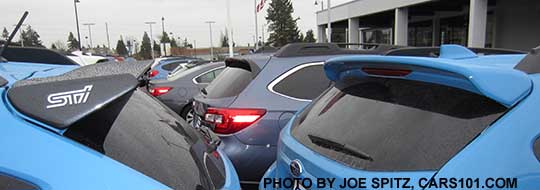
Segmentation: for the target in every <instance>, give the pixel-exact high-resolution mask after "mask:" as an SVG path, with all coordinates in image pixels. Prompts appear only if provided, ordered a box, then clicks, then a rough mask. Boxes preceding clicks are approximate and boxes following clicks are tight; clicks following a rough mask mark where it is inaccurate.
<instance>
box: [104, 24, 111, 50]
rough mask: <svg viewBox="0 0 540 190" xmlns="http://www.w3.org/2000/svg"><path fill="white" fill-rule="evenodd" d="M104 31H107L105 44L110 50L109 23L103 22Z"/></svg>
mask: <svg viewBox="0 0 540 190" xmlns="http://www.w3.org/2000/svg"><path fill="white" fill-rule="evenodd" d="M105 31H106V32H107V44H108V46H109V50H111V39H110V38H109V24H108V23H105Z"/></svg>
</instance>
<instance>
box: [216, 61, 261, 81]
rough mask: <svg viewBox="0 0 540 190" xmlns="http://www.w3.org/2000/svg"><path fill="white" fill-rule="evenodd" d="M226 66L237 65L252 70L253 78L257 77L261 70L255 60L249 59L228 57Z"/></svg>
mask: <svg viewBox="0 0 540 190" xmlns="http://www.w3.org/2000/svg"><path fill="white" fill-rule="evenodd" d="M225 66H227V67H236V68H241V69H244V70H247V71H251V74H252V75H253V78H255V77H256V76H257V75H258V74H259V72H261V68H259V66H258V65H257V64H256V63H254V62H253V61H251V60H249V59H242V58H227V59H225Z"/></svg>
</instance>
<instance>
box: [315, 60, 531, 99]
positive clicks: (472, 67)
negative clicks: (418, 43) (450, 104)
mask: <svg viewBox="0 0 540 190" xmlns="http://www.w3.org/2000/svg"><path fill="white" fill-rule="evenodd" d="M522 56H523V55H516V56H515V57H514V58H513V59H508V58H510V56H506V57H504V58H506V59H508V61H509V62H510V63H508V64H512V63H513V64H517V62H514V60H515V59H517V58H519V57H522ZM484 61H485V60H483V58H471V59H468V60H467V61H466V62H462V61H461V59H460V60H454V59H438V58H425V57H400V56H369V55H368V56H344V57H339V58H334V59H330V60H328V61H327V62H326V64H325V71H326V75H327V76H328V78H329V79H331V80H334V81H336V80H341V79H343V77H345V76H349V75H350V74H351V73H350V72H347V71H351V70H352V71H356V72H355V73H354V74H357V75H364V76H367V73H363V72H361V71H360V70H361V68H362V67H363V66H365V65H371V66H373V64H376V65H377V66H384V65H390V66H396V67H398V68H409V69H411V70H412V71H413V72H412V74H410V75H408V76H406V77H405V78H407V79H410V80H421V81H427V82H435V81H438V80H439V81H440V80H441V79H442V78H444V77H447V76H448V75H447V76H441V75H440V74H439V73H438V72H437V71H444V72H448V73H451V74H455V76H451V78H452V79H453V80H458V81H456V82H457V83H461V85H456V87H461V88H463V89H465V90H470V91H473V92H477V93H479V94H482V95H485V96H487V97H489V98H492V99H493V100H495V101H497V102H499V103H501V104H504V105H506V106H508V107H511V106H513V105H515V103H517V102H518V101H519V100H520V99H521V98H523V96H525V95H526V94H528V93H529V91H530V90H531V88H532V82H531V79H530V78H529V77H528V76H527V74H525V73H523V72H521V71H517V70H513V69H508V68H506V67H500V65H501V64H497V65H487V63H484V64H470V63H471V62H479V63H480V62H484ZM503 65H504V64H503ZM442 81H443V83H444V81H446V80H445V79H442ZM506 82H512V85H511V86H510V85H500V84H502V83H506ZM467 83H469V84H467Z"/></svg>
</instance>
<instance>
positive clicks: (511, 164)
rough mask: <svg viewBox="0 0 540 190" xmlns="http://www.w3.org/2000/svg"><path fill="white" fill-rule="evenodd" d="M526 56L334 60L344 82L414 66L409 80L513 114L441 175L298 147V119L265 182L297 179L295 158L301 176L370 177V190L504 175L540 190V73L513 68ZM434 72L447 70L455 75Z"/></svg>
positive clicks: (331, 67)
mask: <svg viewBox="0 0 540 190" xmlns="http://www.w3.org/2000/svg"><path fill="white" fill-rule="evenodd" d="M522 58H523V55H515V56H514V55H512V56H510V55H504V56H480V57H475V58H468V59H459V60H456V59H437V58H415V57H382V56H347V57H340V58H335V59H331V60H329V61H328V63H327V65H326V67H325V69H326V72H327V75H328V77H329V78H331V79H332V80H341V79H342V78H343V77H345V76H356V77H365V76H366V73H363V72H362V71H360V69H359V68H361V66H362V65H367V64H365V63H376V64H379V65H385V63H392V64H393V65H398V66H405V67H406V68H413V69H412V70H413V73H411V74H410V75H409V76H406V77H405V79H407V80H420V81H429V82H435V83H440V84H445V85H450V86H456V87H461V88H463V89H467V90H471V91H477V92H478V93H481V94H483V95H485V96H487V97H490V98H492V99H495V100H497V101H499V102H501V103H504V104H505V105H507V106H508V107H509V109H510V110H509V111H508V112H507V113H505V114H504V115H503V116H502V117H501V118H500V119H498V120H497V121H496V122H495V123H493V124H491V126H490V127H488V128H487V129H486V130H484V131H483V132H482V133H481V134H480V135H479V136H478V137H477V138H475V139H474V140H473V141H472V142H471V143H470V144H468V145H467V146H466V147H465V148H464V149H462V150H461V151H460V152H459V153H457V154H456V155H455V156H454V157H453V158H451V159H450V160H449V161H448V162H447V163H446V164H445V165H444V166H443V167H442V168H440V170H437V171H407V172H376V171H366V170H358V169H353V168H351V167H348V166H345V165H343V164H341V163H338V162H336V161H334V160H331V159H328V158H327V157H324V156H321V155H320V154H318V153H317V152H314V151H312V150H311V149H309V148H307V147H306V146H304V145H302V144H301V143H299V142H298V141H297V140H296V139H295V138H294V137H292V135H291V125H292V120H294V118H293V119H292V120H291V121H290V122H289V123H288V124H287V127H285V128H284V129H283V130H282V131H281V133H280V137H279V139H280V140H279V142H278V145H277V146H278V154H277V160H276V162H275V163H274V164H273V165H272V166H271V167H270V168H269V170H268V171H267V172H266V173H265V176H264V178H282V179H283V178H291V177H293V176H292V175H291V172H290V168H289V165H290V163H291V162H292V160H299V161H300V162H301V163H302V164H303V166H304V173H303V174H301V176H300V178H311V179H315V178H324V177H327V178H338V179H340V178H359V177H362V178H367V179H368V180H367V181H368V183H367V184H366V185H367V186H368V187H370V185H371V183H370V179H372V178H386V177H397V178H403V177H405V178H410V179H411V181H412V182H417V181H418V179H420V178H427V179H431V178H435V179H440V178H447V179H448V178H458V179H459V178H479V179H480V180H481V182H480V183H481V184H480V185H483V180H485V179H487V178H498V177H501V178H517V182H518V184H517V185H518V186H517V188H519V189H539V188H540V183H539V181H540V161H539V160H538V158H536V156H535V155H534V151H533V143H534V141H535V140H536V139H538V138H539V137H540V128H539V127H538V123H540V118H539V117H536V116H535V115H534V114H533V113H538V112H539V111H540V106H538V105H539V104H540V90H539V89H538V87H539V84H540V74H534V75H526V74H524V73H523V72H521V71H517V70H514V69H513V68H514V66H515V65H516V64H517V63H518V62H519V60H520V59H522ZM345 62H347V64H344V63H345ZM492 63H493V64H492ZM393 65H391V66H393ZM385 66H389V65H388V64H386V65H385ZM385 68H387V67H385ZM402 68H403V67H402ZM415 69H417V70H415ZM435 71H447V72H450V74H448V73H441V72H435ZM295 117H296V116H295ZM264 178H263V179H264ZM486 188H487V187H486ZM259 189H280V188H273V187H271V186H266V187H265V186H264V184H263V181H261V183H260V185H259ZM325 189H329V188H328V187H327V188H325Z"/></svg>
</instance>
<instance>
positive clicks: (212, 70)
mask: <svg viewBox="0 0 540 190" xmlns="http://www.w3.org/2000/svg"><path fill="white" fill-rule="evenodd" d="M219 69H225V66H219V67H216V68H213V69H210V70H208V71H205V72H203V73H201V74H199V75H197V76H195V77H193V78H192V79H191V81H192V82H193V84H210V83H205V82H201V83H199V82H197V78H199V77H201V76H203V75H206V74H208V73H210V72H214V71H216V70H219ZM216 77H217V76H216Z"/></svg>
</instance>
